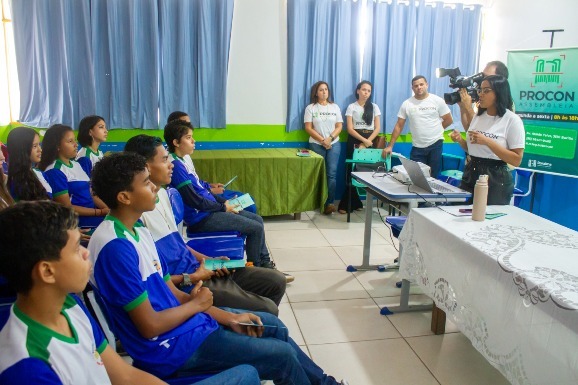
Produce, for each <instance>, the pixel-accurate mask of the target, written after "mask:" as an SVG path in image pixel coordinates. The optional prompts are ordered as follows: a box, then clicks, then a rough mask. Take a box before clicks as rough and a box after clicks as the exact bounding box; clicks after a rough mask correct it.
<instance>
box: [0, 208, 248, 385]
mask: <svg viewBox="0 0 578 385" xmlns="http://www.w3.org/2000/svg"><path fill="white" fill-rule="evenodd" d="M77 226H78V216H77V215H76V214H75V213H74V211H73V210H72V209H70V208H66V207H64V206H62V205H59V204H57V203H54V202H50V201H38V202H20V203H18V204H17V205H15V206H13V207H11V208H7V209H5V210H3V211H2V212H0V274H1V275H2V276H4V277H6V278H7V280H8V283H9V284H10V285H11V286H12V287H13V288H14V289H15V290H16V291H17V292H18V294H17V298H16V303H15V304H14V305H12V308H11V310H10V315H9V318H8V321H7V322H6V325H5V326H4V327H3V328H2V331H0V346H2V354H1V355H0V383H1V384H37V383H42V384H110V383H113V384H131V383H134V384H164V382H163V381H161V380H159V379H158V378H156V377H153V376H151V375H150V374H148V373H146V372H143V371H141V370H139V369H136V368H134V367H132V366H130V365H129V364H127V363H126V362H125V361H124V360H123V359H122V358H120V357H119V356H118V354H116V352H115V351H114V350H112V349H111V348H110V347H109V346H108V343H107V341H106V339H105V338H104V335H103V333H102V332H101V330H100V328H99V327H98V325H97V323H96V322H95V321H94V320H93V319H92V317H91V316H90V315H89V314H88V312H87V310H86V308H85V307H84V305H83V304H82V302H81V301H80V299H79V298H78V297H76V296H75V295H69V294H68V293H71V292H81V291H82V290H83V289H84V287H85V286H86V283H87V282H88V277H89V274H90V270H91V263H90V261H89V258H88V251H87V250H86V249H85V248H84V247H82V246H81V245H80V232H79V230H78V227H77ZM22 229H26V238H27V239H26V242H22ZM237 370H242V372H243V373H245V372H248V373H249V374H250V373H251V371H252V368H250V367H245V368H242V367H240V368H239V369H237ZM225 373H226V372H224V373H222V375H223V374H225ZM236 375H238V373H237V374H236ZM255 376H256V372H254V373H253V377H252V378H253V381H252V382H247V384H248V385H249V384H251V385H253V384H259V381H258V377H255ZM216 378H217V377H216V376H215V377H212V378H211V379H209V380H205V381H203V382H202V383H203V384H221V383H222V381H215V379H216ZM228 383H229V384H231V385H232V384H238V382H237V381H236V380H235V381H232V380H231V382H228ZM243 384H244V383H243Z"/></svg>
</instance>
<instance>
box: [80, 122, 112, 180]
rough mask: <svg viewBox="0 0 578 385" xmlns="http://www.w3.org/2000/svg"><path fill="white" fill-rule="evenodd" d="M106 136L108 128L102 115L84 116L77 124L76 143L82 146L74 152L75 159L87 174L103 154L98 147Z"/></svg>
mask: <svg viewBox="0 0 578 385" xmlns="http://www.w3.org/2000/svg"><path fill="white" fill-rule="evenodd" d="M107 136H108V130H107V128H106V122H105V121H104V118H103V117H100V116H98V115H89V116H85V117H84V118H82V120H81V121H80V123H79V124H78V143H79V144H80V145H81V146H82V148H81V149H80V150H78V153H77V154H76V161H77V162H78V163H80V165H81V166H82V168H83V169H84V171H85V172H86V174H88V176H90V174H91V173H92V168H93V167H94V165H95V164H96V163H97V162H98V161H99V160H101V159H102V157H103V156H104V153H103V152H102V151H101V150H100V148H99V147H100V144H101V143H102V142H106V138H107Z"/></svg>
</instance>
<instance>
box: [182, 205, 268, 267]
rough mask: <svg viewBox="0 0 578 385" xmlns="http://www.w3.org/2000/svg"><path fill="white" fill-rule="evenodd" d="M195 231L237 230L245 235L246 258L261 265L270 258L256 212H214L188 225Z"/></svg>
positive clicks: (260, 222)
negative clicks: (202, 219)
mask: <svg viewBox="0 0 578 385" xmlns="http://www.w3.org/2000/svg"><path fill="white" fill-rule="evenodd" d="M189 229H190V230H192V231H193V232H196V233H203V232H208V233H210V232H213V231H238V232H240V233H241V234H243V235H245V236H246V237H247V260H248V261H249V262H253V264H254V265H255V266H261V264H263V263H266V262H268V261H270V260H271V258H270V257H269V250H267V246H266V245H265V228H264V227H263V218H261V217H260V216H259V215H257V214H253V213H250V212H247V211H245V210H242V211H239V214H233V213H225V212H222V211H218V212H214V213H211V215H209V217H208V218H206V219H205V220H204V221H201V222H199V223H195V224H194V225H191V226H189Z"/></svg>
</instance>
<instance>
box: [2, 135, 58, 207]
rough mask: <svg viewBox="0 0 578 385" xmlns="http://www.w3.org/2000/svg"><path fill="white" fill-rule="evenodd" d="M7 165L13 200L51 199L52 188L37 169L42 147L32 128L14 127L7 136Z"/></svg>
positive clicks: (9, 186) (9, 187)
mask: <svg viewBox="0 0 578 385" xmlns="http://www.w3.org/2000/svg"><path fill="white" fill-rule="evenodd" d="M6 145H7V148H8V153H9V154H10V162H9V164H8V189H9V190H10V194H12V197H13V198H14V199H15V200H17V201H18V200H23V201H35V200H42V199H52V188H51V187H50V185H49V184H48V182H47V181H46V179H45V178H44V174H43V173H42V171H40V170H39V169H37V168H34V166H35V165H36V164H38V163H39V162H40V157H41V155H42V147H40V137H39V136H38V134H37V133H36V131H34V130H33V129H32V128H29V127H16V128H14V129H13V130H12V131H10V133H9V134H8V141H7V143H6Z"/></svg>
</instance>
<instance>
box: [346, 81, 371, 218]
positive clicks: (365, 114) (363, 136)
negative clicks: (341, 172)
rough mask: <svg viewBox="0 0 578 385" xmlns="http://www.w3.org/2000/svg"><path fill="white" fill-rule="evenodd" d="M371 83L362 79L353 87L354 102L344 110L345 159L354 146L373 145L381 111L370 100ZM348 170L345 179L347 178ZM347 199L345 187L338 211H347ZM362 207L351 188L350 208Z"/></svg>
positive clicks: (347, 190) (366, 146)
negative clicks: (345, 132)
mask: <svg viewBox="0 0 578 385" xmlns="http://www.w3.org/2000/svg"><path fill="white" fill-rule="evenodd" d="M372 90H373V85H372V84H371V83H370V82H369V81H367V80H363V81H361V82H360V83H359V84H358V85H357V88H356V89H355V98H356V99H357V101H356V102H354V103H351V104H350V105H349V106H348V107H347V110H346V111H345V118H346V119H347V134H348V137H347V150H346V151H347V153H346V157H347V159H351V158H352V157H353V151H354V150H355V148H371V147H373V140H374V139H375V138H377V135H379V130H380V121H379V117H380V116H381V111H380V110H379V107H378V106H377V104H375V103H372V102H371V92H372ZM368 169H369V167H368ZM357 170H358V171H363V170H362V168H361V167H357ZM350 173H351V171H350V170H348V172H347V175H346V178H347V179H346V180H349V174H350ZM346 186H347V185H346ZM348 200H349V189H348V188H347V187H346V189H345V191H344V192H343V196H342V197H341V201H339V213H340V214H346V213H347V201H348ZM361 208H363V203H361V200H360V199H359V195H357V190H355V189H351V210H358V209H361Z"/></svg>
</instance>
